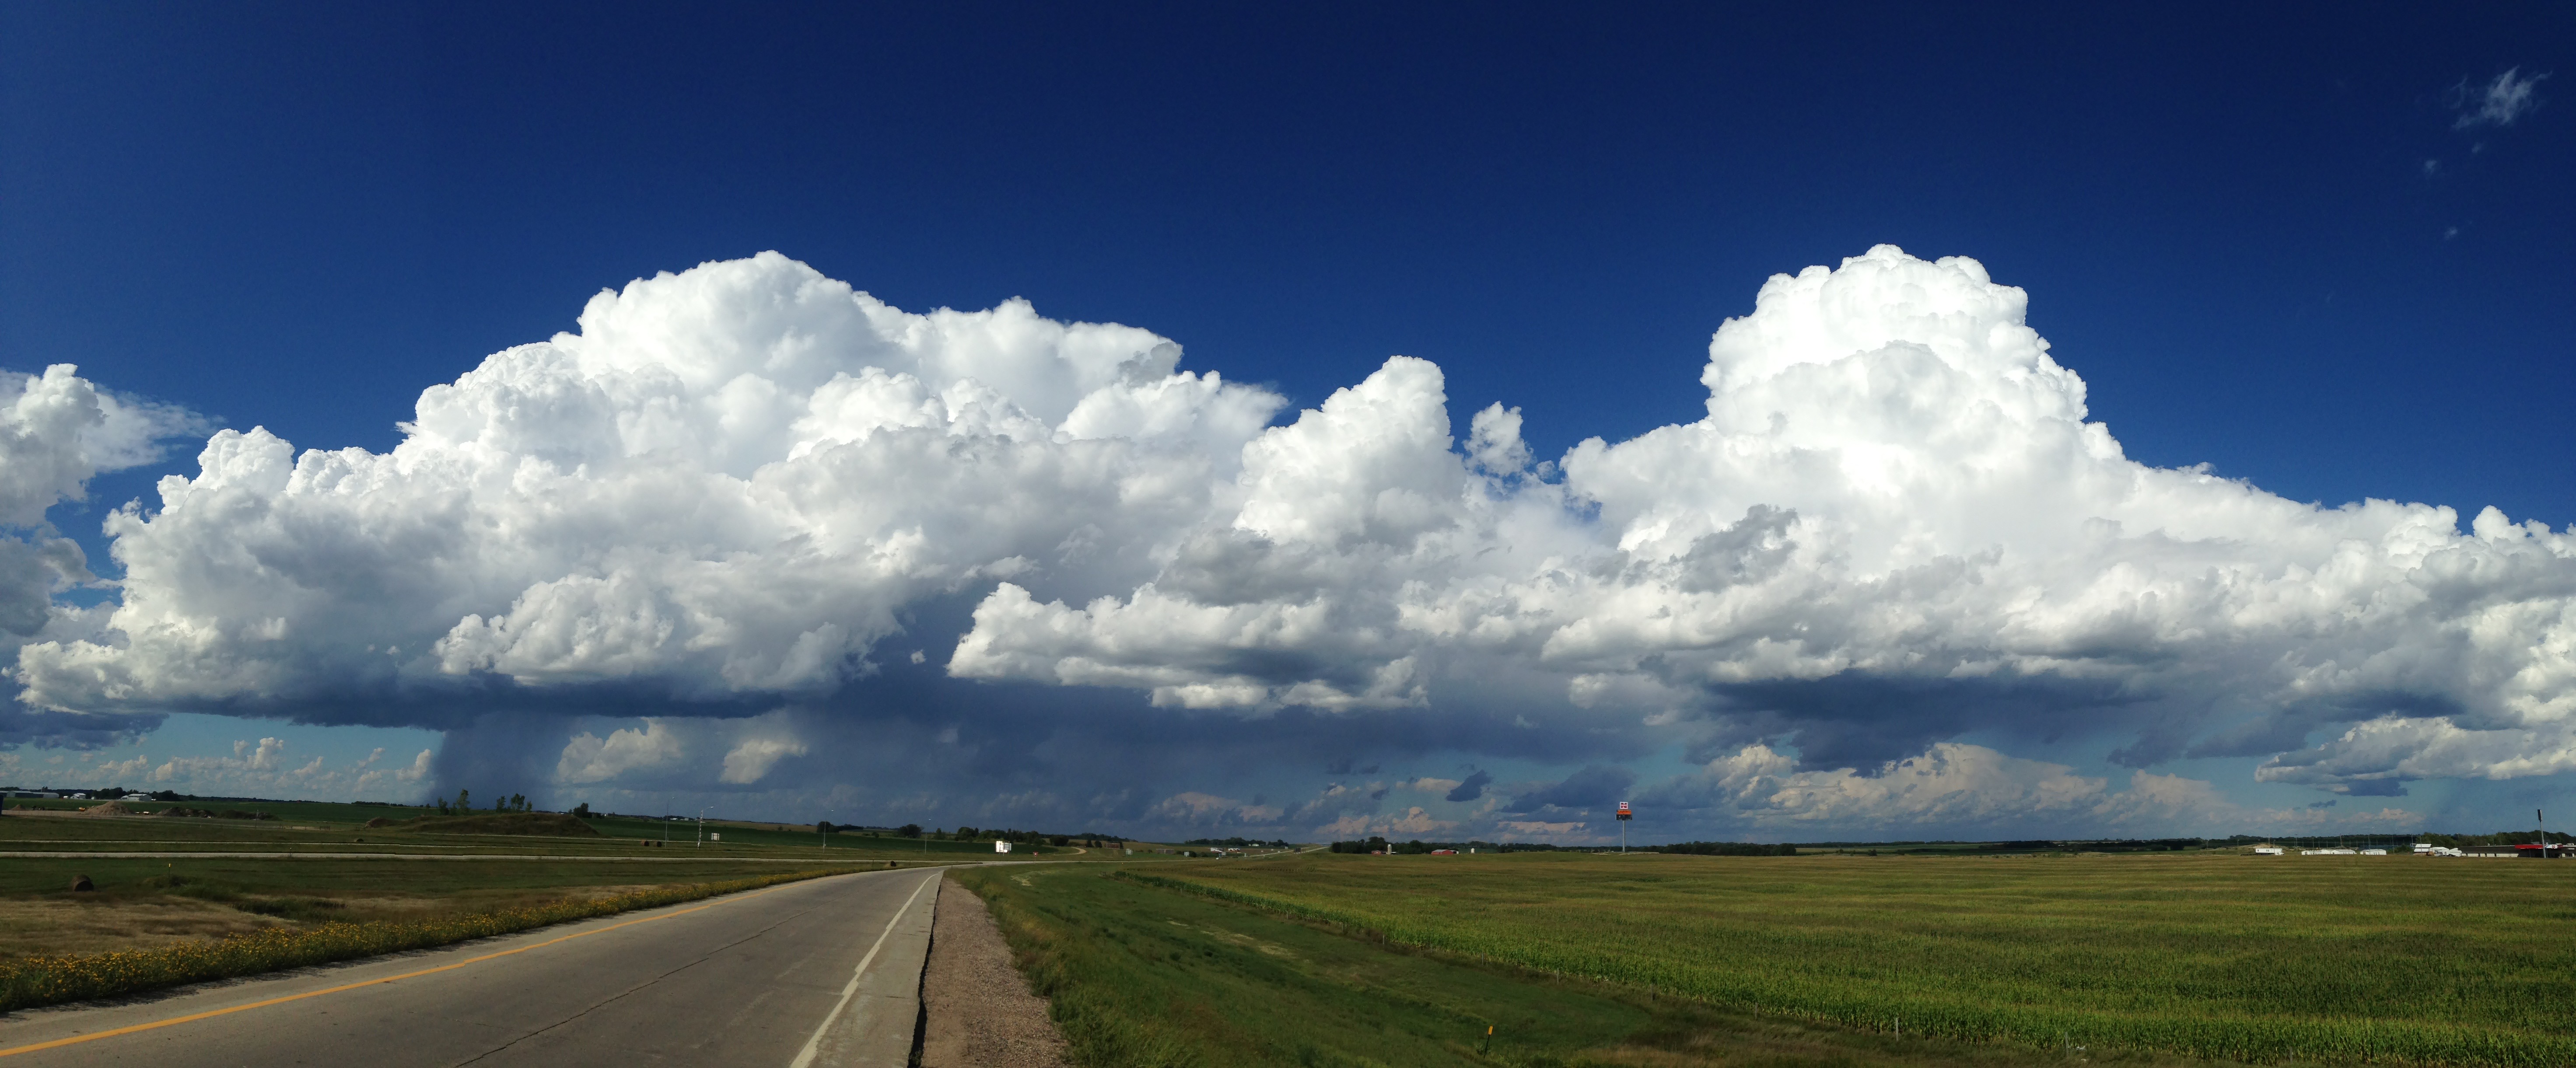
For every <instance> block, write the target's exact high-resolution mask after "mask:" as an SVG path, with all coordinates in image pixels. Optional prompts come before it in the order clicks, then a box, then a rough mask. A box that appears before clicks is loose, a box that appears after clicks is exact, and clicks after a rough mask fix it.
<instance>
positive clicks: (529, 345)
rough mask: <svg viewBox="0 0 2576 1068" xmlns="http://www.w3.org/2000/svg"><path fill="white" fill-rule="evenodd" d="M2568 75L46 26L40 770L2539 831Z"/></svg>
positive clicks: (1409, 810)
mask: <svg viewBox="0 0 2576 1068" xmlns="http://www.w3.org/2000/svg"><path fill="white" fill-rule="evenodd" d="M2566 71H2576V13H2571V12H2570V11H2569V10H2568V9H2567V8H2565V7H2564V6H2561V5H2534V4H2497V5H2476V4H2471V5H2456V6H2445V7H2443V8H2440V9H2423V8H2401V7H2394V6H2391V7H2351V6H2338V7H2332V8H2327V7H2321V6H2320V7H2294V6H2281V7H2275V8H2265V9H2261V10H2256V11H2247V10H2244V9H2242V8H2241V7H2223V6H2217V5H2204V6H2190V5H2185V6H2160V7H2157V8H2154V9H2152V10H2150V9H2135V10H2131V9H2120V10H2112V9H2086V10H2080V11H2074V10H2067V9H2064V8H2062V7H2055V6H2050V5H1982V6H1979V7H1977V8H1974V9H1966V10H1959V9H1950V10H1939V9H1934V10H1925V9H1921V8H1919V7H1916V6H1911V5H1877V4H1853V5H1839V6H1830V7H1819V8H1815V9H1813V10H1798V11H1775V10H1759V11H1757V10H1752V9H1743V8H1736V9H1730V8H1725V7H1715V6H1709V5H1629V6H1623V7H1621V8H1619V9H1617V10H1615V11H1608V12H1604V11H1601V10H1597V9H1584V8H1577V7H1570V6H1560V7H1541V6H1521V5H1495V4H1476V5H1413V6H1406V7H1401V8H1398V9H1392V10H1390V9H1386V8H1382V7H1362V6H1357V5H1351V6H1321V7H1311V6H1310V7H1304V8H1297V9H1272V10H1263V9H1249V8H1239V7H1238V8H1208V7H1205V6H1198V5H1189V6H1184V5H1169V6H1155V5H1122V6H1117V7H1114V8H1103V7H1087V8H1064V7H1060V6H1041V5H1016V4H982V5H940V6H931V7H877V8H854V7H846V6H796V5H769V6H763V7H760V8H757V9H753V10H747V11H746V10H737V9H733V8H727V7H721V6H716V5H695V6H693V5H672V4H650V3H646V4H635V3H624V4H616V5H605V4H603V5H576V4H564V5H548V6H542V7H539V8H536V9H533V10H532V9H529V8H528V6H526V5H508V6H503V5H475V4H439V5H408V6H407V5H401V4H383V5H368V6H365V7H363V8H350V7H348V6H346V5H277V4H244V5H227V6H224V7H220V8H210V7H206V6H203V5H180V4H166V5H161V4H126V5H75V4H24V3H13V4H5V5H0V372H5V380H0V524H6V526H5V528H0V662H5V663H7V664H8V665H9V676H8V678H7V679H5V680H0V687H4V688H6V689H8V690H9V691H11V693H10V701H9V703H8V704H7V706H6V707H5V709H0V746H5V747H6V748H0V780H7V781H10V782H13V783H15V784H19V785H65V786H80V785H92V786H96V785H111V784H117V785H126V786H129V787H148V788H156V789H157V788H171V789H181V790H186V791H190V792H196V793H205V794H227V795H258V796H311V797H348V798H366V799H377V800H403V801H410V800H418V799H422V798H426V797H429V796H432V795H452V794H453V793H454V792H455V791H456V790H458V789H470V790H472V791H473V793H474V794H475V795H476V796H479V797H495V796H502V795H507V794H510V793H524V794H526V795H528V796H529V797H531V798H532V799H535V800H537V801H538V802H539V803H541V804H548V805H553V806H556V807H570V806H571V805H573V804H575V803H579V802H588V803H590V804H591V805H592V806H593V807H594V808H599V809H606V810H613V811H635V812H656V813H658V812H692V811H697V810H700V809H706V810H708V811H711V812H713V813H715V814H723V815H733V816H741V817H746V818H763V819H782V820H800V821H801V820H810V819H833V820H836V821H840V822H852V823H870V824H889V825H890V824H900V823H907V822H917V823H921V824H923V825H925V826H955V825H959V824H968V825H976V826H1016V827H1041V828H1048V829H1054V830H1058V831H1065V832H1071V831H1080V830H1100V831H1107V832H1113V833H1136V834H1145V835H1155V836H1164V837H1193V836H1202V835H1218V836H1229V835H1237V834H1241V835H1247V836H1260V837H1274V836H1275V837H1286V838H1290V839H1293V840H1321V839H1328V838H1349V837H1360V836H1364V835H1367V834H1385V835H1388V836H1391V837H1400V838H1411V837H1421V838H1430V839H1465V838H1470V837H1481V838H1485V839H1488V840H1494V839H1503V838H1516V839H1521V840H1546V841H1557V842H1565V843H1584V842H1599V841H1604V840H1609V839H1612V838H1615V837H1616V835H1617V833H1618V829H1617V828H1616V827H1615V826H1614V825H1613V824H1612V823H1611V822H1609V820H1608V819H1607V816H1608V813H1609V811H1610V809H1611V806H1614V805H1615V804H1616V803H1617V802H1619V801H1621V800H1627V801H1630V802H1632V803H1633V804H1634V805H1635V806H1636V808H1637V810H1638V812H1639V817H1638V819H1637V820H1636V821H1635V823H1634V824H1633V825H1632V826H1631V828H1630V830H1631V832H1632V833H1633V834H1634V835H1635V836H1636V838H1637V840H1640V841H1679V840H1701V839H1724V840H1757V841H1781V840H1798V841H1816V840H1827V839H1836V840H1882V839H1883V840H1896V839H1926V838H1991V837H2016V838H2017V837H2032V836H2039V835H2059V836H2117V837H2144V836H2160V835H2168V834H2227V833H2236V832H2245V833H2290V832H2301V833H2408V832H2413V831H2418V830H2477V831H2486V830H2495V829H2500V828H2506V827H2519V826H2523V825H2525V823H2526V822H2527V820H2528V816H2527V815H2526V814H2527V813H2530V812H2531V811H2532V810H2533V809H2535V808H2543V807H2551V806H2555V807H2565V805H2564V804H2563V802H2564V801H2566V800H2569V799H2570V798H2569V797H2568V795H2569V794H2570V793H2571V791H2570V790H2569V789H2568V786H2567V784H2568V782H2569V780H2568V778H2567V776H2566V774H2565V772H2566V770H2567V769H2569V768H2571V767H2576V460H2571V458H2576V420H2568V419H2566V418H2565V417H2564V414H2563V413H2564V412H2565V411H2566V409H2567V407H2568V402H2569V401H2570V399H2571V397H2576V362H2571V359H2570V357H2571V356H2576V352H2571V348H2576V341H2571V338H2576V330H2571V325H2576V324H2571V323H2570V322H2569V319H2570V317H2571V309H2576V266H2571V261H2570V260H2569V258H2568V257H2567V256H2566V255H2565V254H2564V250H2565V249H2567V248H2569V247H2576V240H2572V239H2576V201H2571V198H2569V197H2567V196H2566V195H2565V190H2566V189H2567V188H2569V184H2570V180H2571V176H2576V167H2571V163H2576V152H2571V137H2570V134H2571V123H2576V119H2571V114H2576V112H2571V109H2570V107H2569V106H2568V105H2567V104H2566V103H2565V101H2566V100H2567V99H2569V98H2568V95H2567V93H2568V89H2567V86H2568V84H2569V83H2568V82H2567V81H2566V80H2565V79H2566V78H2569V77H2576V74H2562V73H2561V72H2566ZM2569 811H2570V812H2571V814H2576V809H2569Z"/></svg>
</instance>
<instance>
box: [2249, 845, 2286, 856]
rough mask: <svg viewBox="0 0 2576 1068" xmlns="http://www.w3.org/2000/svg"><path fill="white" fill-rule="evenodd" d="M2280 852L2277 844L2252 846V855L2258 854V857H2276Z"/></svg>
mask: <svg viewBox="0 0 2576 1068" xmlns="http://www.w3.org/2000/svg"><path fill="white" fill-rule="evenodd" d="M2281 853H2282V850H2281V847H2279V846H2255V847H2254V855H2255V856H2258V857H2277V856H2280V855H2281Z"/></svg>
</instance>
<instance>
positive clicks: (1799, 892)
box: [1137, 852, 2576, 1065]
mask: <svg viewBox="0 0 2576 1068" xmlns="http://www.w3.org/2000/svg"><path fill="white" fill-rule="evenodd" d="M1137 878H1139V879H1140V880H1141V881H1144V882H1147V883H1151V884H1155V885H1159V886H1166V887H1171V888H1175V889H1189V890H1192V891H1193V892H1196V893H1201V894H1206V895H1210V896H1212V897H1214V898H1216V899H1218V900H1226V901H1231V902H1233V903H1236V904H1248V905H1253V906H1256V907H1260V908H1265V909H1268V910H1272V911H1275V912H1278V913H1284V914H1288V915H1292V916H1296V917H1300V918H1304V919H1307V920H1310V921H1322V922H1324V923H1327V924H1331V925H1338V926H1339V927H1340V928H1341V929H1344V930H1347V931H1351V932H1356V933H1359V934H1360V935H1361V936H1362V937H1363V938H1366V939H1383V940H1384V941H1386V942H1387V943H1390V944H1393V945H1397V946H1411V947H1421V948H1425V949H1431V950H1437V951H1445V952H1448V953H1452V954H1457V955H1460V956H1463V957H1465V958H1469V959H1477V960H1484V961H1491V962H1495V963H1499V964H1504V965H1510V966H1514V967H1517V968H1521V969H1526V970H1528V971H1529V972H1530V973H1532V974H1536V975H1541V976H1556V975H1562V976H1568V977H1581V978H1585V979H1592V980H1599V981H1602V982H1606V983H1610V984H1614V985H1616V986H1618V987H1621V988H1624V989H1629V990H1634V991H1641V992H1647V993H1650V994H1652V995H1655V996H1661V997H1675V998H1681V999H1687V1000H1689V1001H1692V1002H1695V1003H1698V1004H1703V1005H1707V1006H1711V1007H1715V1008H1720V1009H1724V1010H1728V1011H1735V1012H1743V1013H1749V1014H1753V1015H1756V1016H1760V1017H1763V1018H1769V1019H1777V1020H1796V1021H1807V1022H1813V1023H1818V1024H1827V1025H1835V1026H1839V1027H1843V1028H1849V1029H1855V1030H1860V1031H1869V1032H1879V1033H1886V1034H1891V1035H1893V1034H1895V1033H1897V1032H1898V1030H1899V1029H1900V1028H1901V1029H1902V1031H1903V1033H1905V1034H1910V1035H1926V1036H1933V1037H1938V1038H1944V1039H1950V1040H1959V1041H1966V1042H1985V1043H1994V1042H2001V1043H2006V1044H2011V1045H2018V1046H2021V1047H2025V1048H2042V1049H2062V1048H2070V1047H2072V1046H2079V1045H2080V1046H2086V1047H2090V1048H2092V1049H2094V1050H2097V1051H2098V1050H2103V1049H2125V1050H2133V1051H2158V1052H2162V1053H2167V1054H2180V1055H2187V1056H2198V1057H2213V1058H2224V1059H2229V1060H2239V1061H2252V1062H2277V1061H2288V1060H2323V1061H2400V1062H2411V1063H2423V1064H2476V1065H2568V1064H2576V1038H2571V1037H2570V1035H2571V1031H2570V1030H2569V1024H2570V1022H2571V1016H2570V1009H2571V1007H2576V941H2571V938H2570V935H2571V934H2576V923H2571V921H2576V899H2571V897H2570V892H2571V891H2576V865H2564V866H2561V865H2555V864H2548V863H2545V862H2542V863H2534V862H2515V861H2480V860H2435V859H2427V858H2416V857H2407V856H2396V857H2264V858H2255V857H2250V856H2245V855H2241V854H2236V853H2224V852H2214V853H2195V854H2160V855H2159V854H2150V855H2143V856H2134V855H2133V856H2102V855H2077V856H2065V855H2060V856H2024V857H2005V858H1964V857H1963V858H1898V857H1883V858H1867V857H1795V858H1702V857H1671V856H1654V855H1637V856H1629V857H1616V856H1582V855H1562V854H1557V855H1549V854H1514V855H1505V856H1454V857H1430V856H1424V857H1368V856H1334V855H1313V856H1308V857H1302V858H1297V859H1293V860H1282V861H1270V862H1258V863H1255V862H1244V863H1224V864H1200V865H1191V866H1187V867H1182V868H1162V869H1156V871H1155V873H1154V874H1151V875H1141V876H1138V877H1137Z"/></svg>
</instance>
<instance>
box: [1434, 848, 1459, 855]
mask: <svg viewBox="0 0 2576 1068" xmlns="http://www.w3.org/2000/svg"><path fill="white" fill-rule="evenodd" d="M1431 855H1432V856H1435V857H1454V856H1457V855H1458V851H1457V850H1455V849H1434V850H1432V851H1431Z"/></svg>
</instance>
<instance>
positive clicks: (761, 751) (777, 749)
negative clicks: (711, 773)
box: [716, 738, 805, 784]
mask: <svg viewBox="0 0 2576 1068" xmlns="http://www.w3.org/2000/svg"><path fill="white" fill-rule="evenodd" d="M804 755H805V743H803V742H800V741H797V740H795V739H793V738H746V739H743V740H742V741H741V742H740V743H738V744H736V745H735V746H734V747H733V748H732V749H731V750H728V751H727V752H726V753H725V758H724V773H723V774H721V775H718V776H716V781H717V782H729V783H736V784H740V783H754V782H759V781H760V780H761V779H762V778H764V777H766V776H768V774H769V769H771V768H773V767H776V766H778V762H779V761H781V760H784V759H786V758H788V757H792V756H804Z"/></svg>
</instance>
